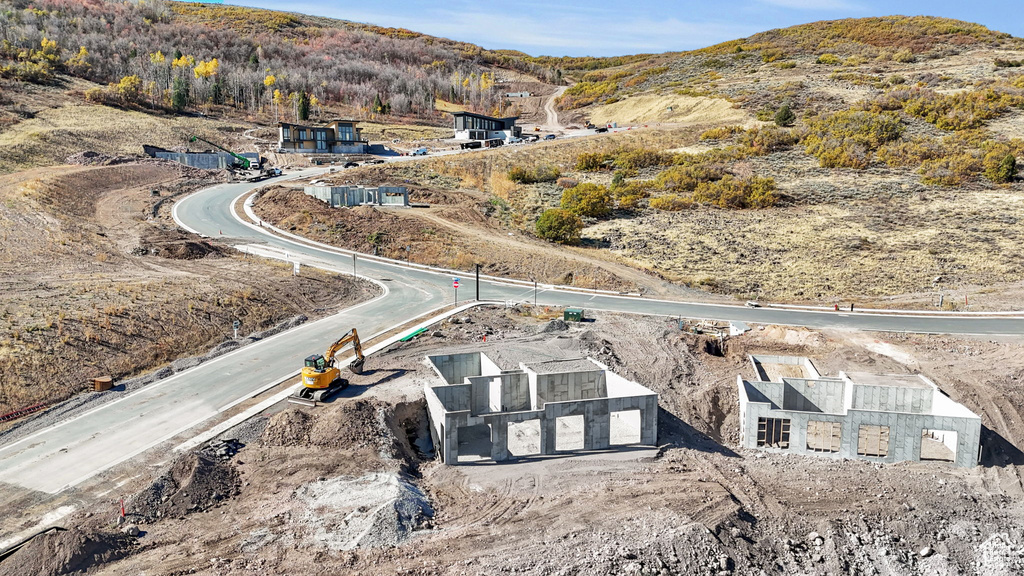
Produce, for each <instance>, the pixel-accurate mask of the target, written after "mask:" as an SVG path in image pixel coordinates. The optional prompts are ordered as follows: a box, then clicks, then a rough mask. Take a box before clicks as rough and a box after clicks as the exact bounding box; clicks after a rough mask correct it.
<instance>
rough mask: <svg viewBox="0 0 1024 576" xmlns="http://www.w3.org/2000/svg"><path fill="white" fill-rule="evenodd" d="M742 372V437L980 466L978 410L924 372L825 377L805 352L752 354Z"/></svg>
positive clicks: (786, 447)
mask: <svg viewBox="0 0 1024 576" xmlns="http://www.w3.org/2000/svg"><path fill="white" fill-rule="evenodd" d="M750 362H751V365H752V368H753V371H754V374H756V379H755V380H744V379H743V377H742V376H738V377H737V386H738V387H739V398H740V444H741V445H742V446H743V447H744V448H757V449H764V450H772V451H779V452H791V453H795V454H813V455H816V456H831V457H836V458H857V459H861V460H870V461H872V462H899V461H905V460H912V461H917V460H936V461H946V462H950V463H952V464H955V465H956V466H962V467H970V466H976V465H977V464H978V461H979V458H980V445H981V417H980V416H978V415H977V414H975V413H973V412H971V411H970V410H969V409H968V408H967V407H965V406H963V405H962V404H959V403H957V402H954V401H953V400H951V399H950V398H949V397H948V396H946V395H945V394H943V393H942V391H941V390H939V387H938V386H936V385H935V383H934V382H932V381H931V380H929V379H928V378H926V377H924V376H923V375H920V374H872V373H866V372H853V373H850V374H847V373H845V372H840V373H839V376H837V377H828V376H822V375H820V374H819V373H818V371H817V370H816V369H815V368H814V365H813V364H812V363H811V361H810V360H809V359H807V358H803V357H793V356H767V355H752V356H750Z"/></svg>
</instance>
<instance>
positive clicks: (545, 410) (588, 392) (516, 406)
mask: <svg viewBox="0 0 1024 576" xmlns="http://www.w3.org/2000/svg"><path fill="white" fill-rule="evenodd" d="M517 356H519V357H521V356H522V355H521V354H517ZM532 356H534V357H536V354H532ZM499 361H500V360H499ZM427 364H428V365H429V366H430V367H431V368H432V369H433V372H434V374H435V375H436V378H434V379H433V380H434V381H433V382H428V383H427V384H426V385H425V386H424V393H425V395H426V399H427V412H428V414H429V417H430V430H431V436H432V438H433V440H434V445H435V446H437V447H438V449H439V452H440V455H441V461H442V462H444V463H445V464H459V463H465V462H477V461H493V462H501V461H504V460H510V459H517V458H526V457H531V456H542V455H550V454H564V453H570V452H578V451H590V450H608V449H611V450H623V449H629V448H630V447H635V446H654V445H655V444H656V443H657V439H658V394H657V393H655V392H654V391H652V390H650V389H648V388H645V387H644V386H641V385H640V384H637V383H636V382H631V381H629V380H626V379H625V378H623V377H621V376H619V375H617V374H615V373H613V372H612V371H610V370H609V369H608V367H607V366H605V365H603V364H601V363H599V362H597V361H595V360H593V359H592V358H573V359H541V358H538V359H536V360H535V361H531V362H530V364H529V365H527V364H525V363H522V362H519V363H518V366H516V365H514V364H513V363H511V362H507V363H506V365H505V366H500V365H499V364H497V363H496V362H495V361H493V360H492V359H491V358H489V357H488V356H487V355H486V354H483V353H481V352H463V353H450V354H437V355H432V356H428V357H427Z"/></svg>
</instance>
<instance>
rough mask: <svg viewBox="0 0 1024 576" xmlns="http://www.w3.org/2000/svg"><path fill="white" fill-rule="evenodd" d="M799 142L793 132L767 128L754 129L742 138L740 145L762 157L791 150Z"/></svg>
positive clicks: (772, 127) (773, 127) (771, 127)
mask: <svg viewBox="0 0 1024 576" xmlns="http://www.w3.org/2000/svg"><path fill="white" fill-rule="evenodd" d="M797 141H799V138H798V137H797V135H796V134H795V133H794V132H793V131H792V130H786V129H784V128H777V127H775V126H765V127H763V128H754V129H753V130H750V131H748V132H747V133H746V134H744V135H743V137H741V138H740V143H741V144H743V145H744V146H746V147H747V148H749V151H750V153H751V154H753V155H755V156H762V155H764V154H771V153H773V152H779V151H782V150H785V149H787V148H789V147H790V146H792V145H794V144H796V143H797Z"/></svg>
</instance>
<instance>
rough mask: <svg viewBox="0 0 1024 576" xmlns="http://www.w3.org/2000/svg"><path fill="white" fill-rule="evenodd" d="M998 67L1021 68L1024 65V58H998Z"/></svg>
mask: <svg viewBox="0 0 1024 576" xmlns="http://www.w3.org/2000/svg"><path fill="white" fill-rule="evenodd" d="M995 65H996V68H1020V67H1021V66H1024V60H1003V59H1002V58H996V60H995Z"/></svg>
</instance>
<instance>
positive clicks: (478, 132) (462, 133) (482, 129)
mask: <svg viewBox="0 0 1024 576" xmlns="http://www.w3.org/2000/svg"><path fill="white" fill-rule="evenodd" d="M452 116H454V117H455V139H456V140H493V139H495V138H498V139H501V140H509V139H511V138H518V137H520V136H521V135H522V133H523V129H522V127H521V126H516V120H518V119H519V118H518V117H512V118H492V117H490V116H484V115H483V114H475V113H473V112H453V113H452Z"/></svg>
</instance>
